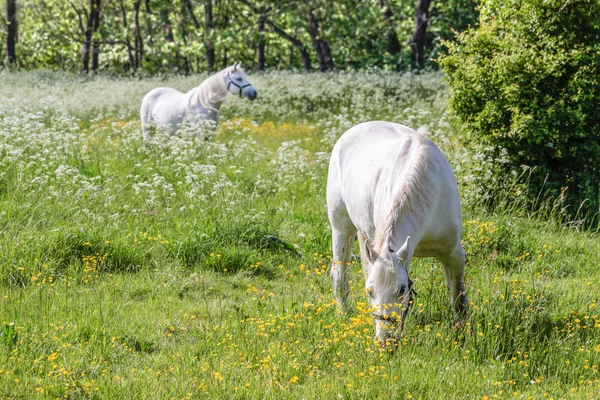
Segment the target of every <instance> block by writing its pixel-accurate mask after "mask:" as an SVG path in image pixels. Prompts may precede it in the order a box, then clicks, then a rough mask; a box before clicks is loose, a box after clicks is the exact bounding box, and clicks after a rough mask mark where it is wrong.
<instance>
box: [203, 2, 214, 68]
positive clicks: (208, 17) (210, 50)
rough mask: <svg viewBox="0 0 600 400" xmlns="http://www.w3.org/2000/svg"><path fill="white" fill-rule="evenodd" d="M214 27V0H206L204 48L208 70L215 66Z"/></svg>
mask: <svg viewBox="0 0 600 400" xmlns="http://www.w3.org/2000/svg"><path fill="white" fill-rule="evenodd" d="M213 29H214V18H213V6H212V0H204V48H205V51H206V63H207V64H208V70H209V71H211V70H213V69H214V68H215V45H214V42H213V39H212V34H213Z"/></svg>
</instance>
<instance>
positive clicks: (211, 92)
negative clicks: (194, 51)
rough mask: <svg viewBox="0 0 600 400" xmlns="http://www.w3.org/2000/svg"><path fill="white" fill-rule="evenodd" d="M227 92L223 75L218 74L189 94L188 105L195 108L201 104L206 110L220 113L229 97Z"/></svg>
mask: <svg viewBox="0 0 600 400" xmlns="http://www.w3.org/2000/svg"><path fill="white" fill-rule="evenodd" d="M227 92H228V90H227V86H225V80H224V79H223V74H222V73H221V72H217V73H216V74H214V75H213V76H211V77H209V78H208V79H206V80H205V81H204V82H202V83H201V84H200V86H198V87H196V88H194V89H192V90H191V91H190V92H189V93H188V95H189V96H188V105H189V106H190V107H194V106H196V105H198V103H200V105H201V106H202V107H203V108H204V109H205V110H213V111H216V112H218V111H219V108H220V107H221V104H223V102H224V101H225V98H226V97H227Z"/></svg>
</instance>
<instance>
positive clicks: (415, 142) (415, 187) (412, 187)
mask: <svg viewBox="0 0 600 400" xmlns="http://www.w3.org/2000/svg"><path fill="white" fill-rule="evenodd" d="M427 142H429V139H428V138H427V136H426V135H425V134H424V132H423V131H422V130H421V129H419V130H418V131H417V133H416V134H414V135H411V136H410V140H409V141H408V142H407V146H409V147H412V146H418V147H417V148H416V150H415V151H414V152H413V154H412V155H411V159H410V163H409V164H408V165H407V170H408V174H407V175H406V176H405V177H404V182H403V183H402V186H401V187H402V189H401V190H400V192H399V193H398V194H397V195H396V197H395V198H394V200H393V202H392V207H391V209H390V211H389V213H388V214H387V215H386V216H385V217H384V218H383V221H382V223H380V224H378V226H377V227H376V229H375V241H374V245H375V246H374V249H376V250H378V251H381V252H382V253H383V254H385V253H387V249H386V248H384V246H387V247H389V245H390V242H391V240H392V236H393V234H394V226H395V223H396V221H398V219H399V218H400V217H401V216H403V215H405V214H406V213H407V212H409V211H411V212H413V213H415V214H417V215H420V216H425V215H427V214H428V211H429V210H430V209H431V208H432V207H433V205H434V204H433V199H435V196H434V193H433V192H434V191H435V183H434V182H432V179H431V174H429V173H427V169H428V168H429V167H430V166H431V162H432V160H431V157H432V154H431V151H430V149H429V146H428V145H427V144H428V143H427ZM393 250H398V249H393Z"/></svg>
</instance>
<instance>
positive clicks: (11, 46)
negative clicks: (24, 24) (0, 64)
mask: <svg viewBox="0 0 600 400" xmlns="http://www.w3.org/2000/svg"><path fill="white" fill-rule="evenodd" d="M17 32H18V24H17V1H16V0H6V64H7V65H15V64H16V63H17V52H16V44H17Z"/></svg>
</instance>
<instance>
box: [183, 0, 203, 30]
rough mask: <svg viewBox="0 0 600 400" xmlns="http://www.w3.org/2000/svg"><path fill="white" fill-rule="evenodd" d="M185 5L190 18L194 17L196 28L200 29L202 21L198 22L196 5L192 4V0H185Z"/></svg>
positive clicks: (193, 21)
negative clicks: (195, 11) (195, 10)
mask: <svg viewBox="0 0 600 400" xmlns="http://www.w3.org/2000/svg"><path fill="white" fill-rule="evenodd" d="M183 7H184V8H185V9H186V10H187V12H188V13H189V14H190V18H191V19H192V23H193V24H194V28H196V29H200V22H198V18H196V14H195V13H194V6H192V2H191V1H190V0H183Z"/></svg>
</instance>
